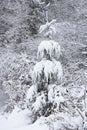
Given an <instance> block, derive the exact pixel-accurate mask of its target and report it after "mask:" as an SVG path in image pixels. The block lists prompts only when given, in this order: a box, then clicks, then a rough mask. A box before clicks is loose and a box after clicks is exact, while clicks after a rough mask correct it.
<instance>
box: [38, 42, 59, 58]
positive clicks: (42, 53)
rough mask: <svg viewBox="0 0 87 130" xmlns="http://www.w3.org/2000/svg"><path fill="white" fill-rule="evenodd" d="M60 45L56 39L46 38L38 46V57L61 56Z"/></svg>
mask: <svg viewBox="0 0 87 130" xmlns="http://www.w3.org/2000/svg"><path fill="white" fill-rule="evenodd" d="M60 52H61V51H60V45H59V43H58V42H55V41H54V40H44V41H42V42H41V43H40V45H39V47H38V53H37V55H38V58H46V56H47V55H49V56H50V57H51V58H52V57H53V56H55V57H57V58H59V56H60Z"/></svg>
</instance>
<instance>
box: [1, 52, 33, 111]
mask: <svg viewBox="0 0 87 130" xmlns="http://www.w3.org/2000/svg"><path fill="white" fill-rule="evenodd" d="M5 51H6V50H5ZM0 61H1V64H0V77H1V79H0V81H1V87H2V89H3V91H4V93H6V94H7V95H8V97H9V98H8V103H7V106H6V112H8V111H12V109H13V108H14V106H15V105H16V104H19V105H20V106H21V105H23V102H24V100H25V95H26V90H27V89H28V88H29V87H30V85H31V82H32V81H31V76H30V69H31V68H32V64H33V62H32V61H30V59H29V57H28V56H27V54H15V53H12V52H11V50H9V51H7V53H5V54H3V56H2V57H1V59H0Z"/></svg>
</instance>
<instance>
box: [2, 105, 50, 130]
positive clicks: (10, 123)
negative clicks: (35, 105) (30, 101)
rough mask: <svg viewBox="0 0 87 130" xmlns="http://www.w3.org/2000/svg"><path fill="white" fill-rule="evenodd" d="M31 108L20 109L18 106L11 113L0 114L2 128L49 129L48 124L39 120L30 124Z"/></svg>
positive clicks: (11, 129) (3, 129)
mask: <svg viewBox="0 0 87 130" xmlns="http://www.w3.org/2000/svg"><path fill="white" fill-rule="evenodd" d="M28 116H29V110H20V109H19V108H18V107H16V108H15V109H14V111H13V112H12V113H11V114H10V115H1V114H0V130H48V126H47V125H46V124H42V125H41V124H40V120H37V121H36V122H35V123H34V124H29V123H30V122H29V117H28Z"/></svg>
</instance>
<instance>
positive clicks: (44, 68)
mask: <svg viewBox="0 0 87 130" xmlns="http://www.w3.org/2000/svg"><path fill="white" fill-rule="evenodd" d="M60 53H61V51H60V45H59V43H58V42H56V41H54V40H50V39H49V40H44V41H42V42H41V43H40V45H39V47H38V52H37V57H38V59H39V60H40V61H39V62H38V63H37V64H36V65H35V66H34V68H33V72H32V80H33V85H32V86H31V87H30V88H29V90H28V92H27V106H28V108H29V109H30V110H31V111H32V115H33V121H35V120H36V119H37V118H38V117H40V116H42V115H44V116H49V115H50V114H51V113H52V112H54V111H58V110H59V109H60V104H61V103H62V102H64V98H63V96H62V91H61V88H60V87H59V84H60V83H61V81H62V76H63V72H62V65H61V63H60V62H59V61H57V60H58V59H59V57H60Z"/></svg>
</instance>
